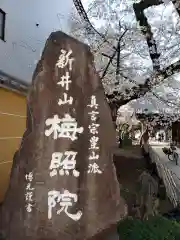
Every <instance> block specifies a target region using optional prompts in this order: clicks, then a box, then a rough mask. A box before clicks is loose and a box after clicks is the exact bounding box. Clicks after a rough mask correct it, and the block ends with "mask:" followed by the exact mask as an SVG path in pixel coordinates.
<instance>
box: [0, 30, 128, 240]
mask: <svg viewBox="0 0 180 240" xmlns="http://www.w3.org/2000/svg"><path fill="white" fill-rule="evenodd" d="M115 146H116V137H115V129H114V127H113V122H112V119H111V114H110V109H109V106H108V104H107V102H106V98H105V94H104V90H103V86H102V84H101V81H100V78H99V76H98V75H97V73H96V71H95V68H94V64H93V56H92V54H91V52H90V49H89V47H88V46H87V45H85V44H83V43H81V42H79V41H77V40H75V39H73V38H72V37H69V36H68V35H66V34H64V33H63V32H55V33H52V34H51V35H50V37H49V39H48V40H47V42H46V45H45V48H44V51H43V54H42V57H41V60H40V61H39V63H38V65H37V67H36V70H35V72H34V75H33V81H32V87H31V89H30V91H29V94H28V97H27V126H26V131H25V133H24V136H23V138H22V142H21V146H20V148H19V150H18V151H17V152H16V154H15V157H14V162H13V167H12V172H11V177H10V185H9V189H8V191H7V194H6V197H5V201H4V204H3V206H2V209H1V223H0V224H1V225H0V227H1V232H2V233H3V235H4V236H5V238H6V240H26V239H27V240H29V239H32V240H57V239H63V240H72V239H76V240H86V239H96V238H97V237H98V239H105V238H103V234H105V235H106V234H107V233H106V231H107V229H111V228H113V227H114V226H115V225H116V223H117V221H119V220H120V219H121V218H123V217H124V216H125V215H126V213H127V210H126V207H125V206H126V205H125V204H124V201H123V200H122V199H121V197H120V187H119V184H118V182H117V179H116V173H115V168H114V164H113V154H112V152H113V149H114V147H115Z"/></svg>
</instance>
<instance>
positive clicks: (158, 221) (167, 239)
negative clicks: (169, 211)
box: [118, 216, 180, 240]
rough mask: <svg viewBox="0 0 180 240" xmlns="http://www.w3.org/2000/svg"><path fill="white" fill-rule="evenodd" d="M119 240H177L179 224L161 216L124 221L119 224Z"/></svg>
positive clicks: (179, 230) (179, 237)
mask: <svg viewBox="0 0 180 240" xmlns="http://www.w3.org/2000/svg"><path fill="white" fill-rule="evenodd" d="M118 234H119V237H120V239H121V240H179V239H180V224H179V223H177V222H176V221H173V220H169V219H166V218H164V217H162V216H154V217H151V218H149V220H146V221H143V220H139V219H128V218H127V219H125V220H122V221H120V222H119V225H118Z"/></svg>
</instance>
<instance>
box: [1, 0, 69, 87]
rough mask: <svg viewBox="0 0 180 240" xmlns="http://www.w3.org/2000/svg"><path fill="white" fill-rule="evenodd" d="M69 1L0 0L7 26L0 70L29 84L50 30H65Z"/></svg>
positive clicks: (2, 45)
mask: <svg viewBox="0 0 180 240" xmlns="http://www.w3.org/2000/svg"><path fill="white" fill-rule="evenodd" d="M72 4H73V2H72V0H66V1H63V0H53V1H52V0H38V1H37V0H30V1H29V0H23V1H22V0H1V1H0V9H2V10H3V11H4V12H6V25H5V42H4V41H2V40H1V39H0V53H1V54H0V71H3V72H5V73H7V74H9V75H11V76H14V77H16V78H18V79H20V80H23V81H25V82H28V83H30V82H31V77H32V73H33V71H34V69H35V66H36V63H37V61H38V60H39V58H40V54H41V53H42V50H43V48H44V44H45V41H46V39H47V38H48V36H49V35H50V33H51V32H52V31H57V30H62V31H64V32H67V31H68V28H67V22H68V16H69V14H68V13H69V12H70V11H71V7H72ZM36 24H39V25H38V26H36Z"/></svg>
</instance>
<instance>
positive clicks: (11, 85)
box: [0, 70, 30, 96]
mask: <svg viewBox="0 0 180 240" xmlns="http://www.w3.org/2000/svg"><path fill="white" fill-rule="evenodd" d="M29 87H30V84H27V83H24V82H23V81H22V80H19V79H17V78H15V77H12V76H10V75H9V74H6V73H4V72H3V71H1V70H0V88H5V89H8V90H10V91H13V92H16V93H18V94H21V95H24V96H26V95H27V92H28V89H29Z"/></svg>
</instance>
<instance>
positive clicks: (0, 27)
mask: <svg viewBox="0 0 180 240" xmlns="http://www.w3.org/2000/svg"><path fill="white" fill-rule="evenodd" d="M5 18H6V13H5V12H4V11H3V10H2V9H0V39H2V40H3V41H5Z"/></svg>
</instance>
